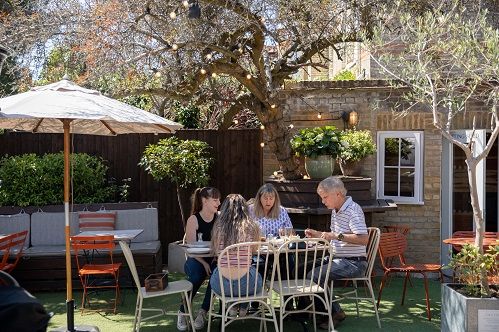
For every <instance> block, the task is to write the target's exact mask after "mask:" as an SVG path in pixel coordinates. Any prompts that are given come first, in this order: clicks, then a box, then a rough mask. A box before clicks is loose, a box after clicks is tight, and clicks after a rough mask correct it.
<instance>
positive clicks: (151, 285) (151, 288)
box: [145, 273, 168, 292]
mask: <svg viewBox="0 0 499 332" xmlns="http://www.w3.org/2000/svg"><path fill="white" fill-rule="evenodd" d="M166 287H168V273H154V274H151V275H149V276H148V277H147V278H146V280H145V288H146V292H157V291H162V290H163V289H165V288H166Z"/></svg>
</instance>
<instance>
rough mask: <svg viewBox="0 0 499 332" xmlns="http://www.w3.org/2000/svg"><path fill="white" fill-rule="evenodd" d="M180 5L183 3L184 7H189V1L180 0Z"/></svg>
mask: <svg viewBox="0 0 499 332" xmlns="http://www.w3.org/2000/svg"><path fill="white" fill-rule="evenodd" d="M182 5H183V6H184V7H185V8H188V7H189V1H187V0H184V1H182Z"/></svg>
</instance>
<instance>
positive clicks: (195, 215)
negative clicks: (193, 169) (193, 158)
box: [177, 187, 220, 331]
mask: <svg viewBox="0 0 499 332" xmlns="http://www.w3.org/2000/svg"><path fill="white" fill-rule="evenodd" d="M219 206H220V191H219V190H218V189H216V188H213V187H204V188H198V189H196V190H195V191H194V194H193V195H192V210H191V216H190V217H189V218H188V219H187V225H186V228H185V235H184V241H185V243H194V242H196V241H211V231H212V229H213V225H214V224H215V220H216V218H217V212H218V207H219ZM215 267H216V262H215V260H214V258H213V257H205V258H192V257H189V258H188V259H187V261H186V262H185V265H184V271H185V273H186V275H187V279H188V280H189V281H190V282H191V283H192V298H194V296H195V295H196V293H197V292H198V290H199V288H200V287H201V285H202V284H203V282H204V281H205V279H206V278H207V277H209V276H210V275H211V272H212V271H213V269H214V268H215ZM210 296H211V288H210V285H208V288H207V289H206V293H205V295H204V299H203V303H202V304H201V309H199V312H198V315H197V316H196V319H195V320H194V327H195V328H196V329H202V328H203V327H204V325H205V323H206V319H207V317H208V315H207V312H208V309H209V308H210ZM180 311H181V312H185V311H184V306H183V305H182V306H181V307H180ZM177 329H178V330H179V331H185V330H187V322H186V319H185V316H180V315H179V316H178V319H177Z"/></svg>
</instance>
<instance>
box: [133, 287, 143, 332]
mask: <svg viewBox="0 0 499 332" xmlns="http://www.w3.org/2000/svg"><path fill="white" fill-rule="evenodd" d="M141 319H142V298H141V297H140V294H138V293H137V302H136V303H135V318H134V319H133V330H132V331H133V332H139V331H140V321H141Z"/></svg>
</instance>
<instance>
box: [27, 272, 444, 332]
mask: <svg viewBox="0 0 499 332" xmlns="http://www.w3.org/2000/svg"><path fill="white" fill-rule="evenodd" d="M172 277H173V278H175V279H179V278H182V276H181V275H173V276H172ZM412 280H413V283H414V286H413V287H408V288H407V294H406V299H405V304H404V305H403V306H401V305H400V300H401V298H402V281H403V280H402V279H401V278H392V280H391V282H390V284H389V286H388V287H387V288H385V289H384V290H383V297H382V301H381V304H380V308H379V312H380V319H381V329H378V328H377V323H376V317H375V314H374V310H373V306H372V304H370V302H360V303H359V310H360V316H359V317H357V315H356V309H355V303H354V302H353V301H351V302H344V303H341V305H342V308H343V310H344V311H345V313H346V314H347V319H346V320H345V321H344V322H342V324H341V325H340V326H339V327H338V328H337V330H338V331H341V332H343V331H344V332H348V331H367V330H374V331H376V330H378V331H403V332H411V331H417V332H421V331H440V283H439V282H438V281H433V280H432V281H430V282H429V290H430V305H431V313H432V320H431V321H428V319H427V317H426V302H425V295H424V294H425V293H424V286H423V282H422V280H420V279H416V278H413V279H412ZM373 284H374V285H376V286H375V287H377V286H378V285H379V279H376V280H375V281H374V282H373ZM204 290H205V288H204V287H203V288H201V291H202V292H204ZM377 291H378V289H375V295H376V296H377ZM362 292H363V289H362V288H361V289H359V293H360V294H362ZM33 295H35V296H36V297H37V298H38V299H39V300H40V301H41V302H42V303H43V305H44V306H45V308H46V310H47V311H49V312H53V313H54V317H53V318H52V319H51V321H50V325H49V330H50V328H54V327H58V326H65V325H66V304H65V303H66V299H65V297H66V293H65V292H56V293H45V292H44V293H35V294H33ZM122 295H123V296H122V298H123V303H122V304H121V305H119V306H118V312H117V313H116V314H113V313H112V312H106V311H99V312H88V313H87V312H86V311H85V313H84V314H83V315H81V312H80V309H79V308H80V304H81V302H80V301H81V292H75V293H74V298H75V304H76V306H77V308H76V309H75V324H76V325H79V324H84V325H94V326H98V327H99V329H100V330H101V331H102V332H127V331H131V330H132V325H133V319H134V312H135V301H136V296H137V294H136V291H135V289H124V290H122ZM98 296H99V297H102V296H106V293H105V292H103V293H102V294H98ZM107 296H108V297H109V294H107ZM201 301H202V296H200V295H198V296H196V297H195V300H194V316H195V315H196V313H197V311H198V309H199V307H200V305H201ZM179 306H180V297H176V296H168V297H163V298H153V299H147V300H145V302H144V307H145V308H147V307H157V308H158V307H162V308H165V307H166V309H167V310H169V311H172V313H173V314H175V313H176V312H177V310H178V307H179ZM146 315H147V313H146ZM176 321H177V318H176V315H175V316H169V317H165V316H163V317H158V318H155V319H152V320H150V321H146V322H144V323H143V324H141V329H140V330H141V331H144V332H156V331H176V330H177V328H176ZM267 326H268V330H269V331H273V330H274V329H273V327H272V324H268V325H267ZM218 327H219V322H214V323H213V324H212V330H213V331H218ZM307 327H308V330H309V331H313V326H312V323H311V322H309V323H307ZM284 329H285V331H286V332H301V331H303V330H304V329H303V327H302V326H301V324H299V323H298V322H296V321H293V320H289V321H285V327H284ZM205 330H206V329H203V330H201V331H205ZM228 330H229V331H237V332H249V331H258V330H259V322H257V321H253V320H247V321H242V322H236V323H234V324H231V325H229V327H228ZM198 331H199V330H198Z"/></svg>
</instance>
